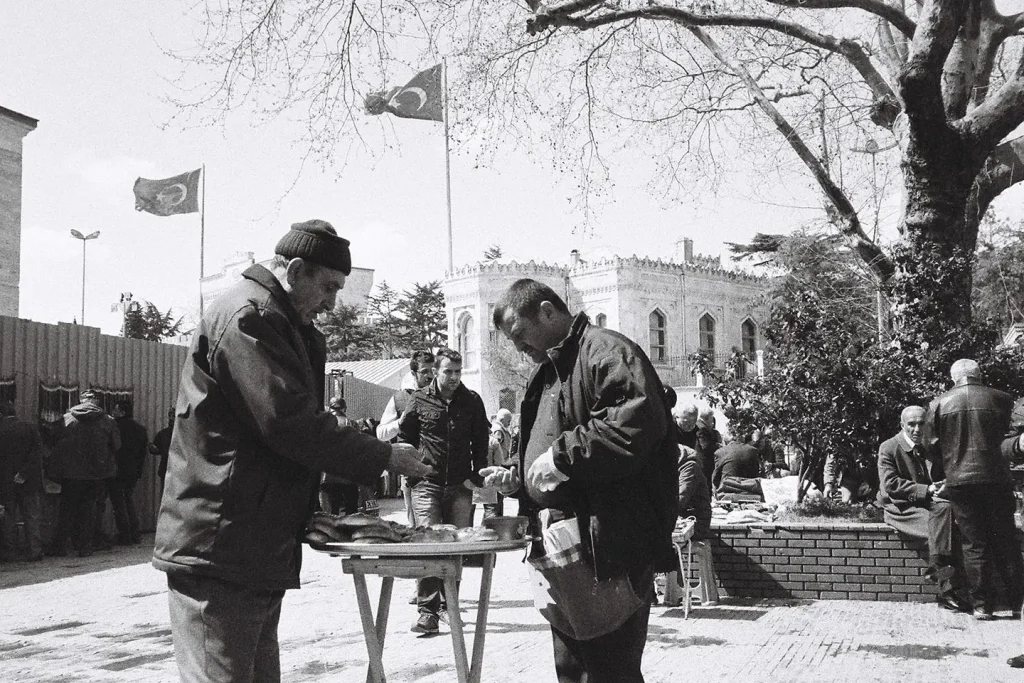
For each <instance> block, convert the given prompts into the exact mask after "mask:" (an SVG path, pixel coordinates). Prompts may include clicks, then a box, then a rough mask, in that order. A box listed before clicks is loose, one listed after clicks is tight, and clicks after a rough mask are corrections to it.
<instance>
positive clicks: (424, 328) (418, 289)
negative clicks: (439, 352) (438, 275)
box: [395, 280, 448, 349]
mask: <svg viewBox="0 0 1024 683" xmlns="http://www.w3.org/2000/svg"><path fill="white" fill-rule="evenodd" d="M395 308H396V311H397V313H399V314H400V315H401V316H402V319H403V323H402V324H403V326H404V330H403V332H402V341H403V344H404V345H405V346H407V347H408V348H410V349H421V348H430V349H434V348H437V347H439V346H443V345H444V344H445V342H446V340H447V339H448V318H447V316H446V315H445V311H444V292H442V291H441V283H440V281H438V280H432V281H430V282H428V283H426V284H420V283H415V284H413V286H412V289H408V290H406V291H405V292H403V294H402V298H401V300H400V301H399V302H398V304H397V306H396V307H395Z"/></svg>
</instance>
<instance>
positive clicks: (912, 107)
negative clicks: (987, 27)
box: [899, 0, 966, 150]
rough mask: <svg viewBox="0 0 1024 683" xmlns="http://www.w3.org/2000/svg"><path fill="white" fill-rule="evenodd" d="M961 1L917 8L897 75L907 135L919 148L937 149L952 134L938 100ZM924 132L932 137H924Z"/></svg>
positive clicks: (938, 1) (942, 1) (948, 0)
mask: <svg viewBox="0 0 1024 683" xmlns="http://www.w3.org/2000/svg"><path fill="white" fill-rule="evenodd" d="M965 4H966V3H963V2H962V0H932V2H929V3H927V4H925V5H924V6H923V7H922V8H921V11H920V14H919V16H918V26H917V32H916V33H915V34H914V39H913V41H911V45H910V55H909V56H908V58H907V65H906V67H905V68H904V70H903V73H901V74H900V77H899V83H900V91H901V94H902V96H903V98H902V99H903V102H904V106H905V108H906V114H907V118H908V122H909V125H910V135H911V138H912V139H915V140H916V141H917V142H918V144H919V146H920V148H921V149H922V150H925V149H931V150H940V149H942V148H943V147H945V146H946V145H947V144H949V143H950V141H951V140H950V138H951V137H953V136H952V135H951V133H952V129H951V128H950V126H949V124H948V123H947V120H946V113H945V103H944V102H943V99H942V83H941V81H942V67H943V64H944V63H945V61H946V57H947V56H948V55H949V52H950V50H951V49H952V47H953V43H954V41H955V40H956V36H957V33H958V32H959V30H960V26H961V25H962V24H963V17H964V12H965ZM924 131H928V133H929V135H930V136H934V137H933V138H932V139H930V140H926V139H924V137H923V135H922V133H923V132H924ZM935 133H939V134H938V135H934V134H935Z"/></svg>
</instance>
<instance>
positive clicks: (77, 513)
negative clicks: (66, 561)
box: [53, 479, 103, 553]
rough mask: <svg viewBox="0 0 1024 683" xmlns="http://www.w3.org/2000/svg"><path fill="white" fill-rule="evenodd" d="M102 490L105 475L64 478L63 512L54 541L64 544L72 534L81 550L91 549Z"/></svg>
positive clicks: (61, 507) (58, 546)
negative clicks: (99, 476)
mask: <svg viewBox="0 0 1024 683" xmlns="http://www.w3.org/2000/svg"><path fill="white" fill-rule="evenodd" d="M102 491H103V480H102V479H64V480H63V481H61V483H60V512H59V514H58V515H57V528H56V530H55V531H54V533H53V544H54V546H55V547H57V548H64V547H65V545H64V544H65V543H66V542H67V539H68V537H71V538H73V540H74V543H75V547H76V548H77V549H78V552H80V553H89V552H92V544H93V533H94V531H95V527H96V502H97V501H98V500H99V497H100V493H101V492H102Z"/></svg>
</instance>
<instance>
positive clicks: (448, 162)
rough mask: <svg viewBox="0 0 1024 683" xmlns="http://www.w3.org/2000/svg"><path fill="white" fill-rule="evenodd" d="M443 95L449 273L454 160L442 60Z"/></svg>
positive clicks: (451, 266) (445, 68)
mask: <svg viewBox="0 0 1024 683" xmlns="http://www.w3.org/2000/svg"><path fill="white" fill-rule="evenodd" d="M441 76H442V91H441V92H442V93H443V97H442V99H443V100H444V181H445V194H446V197H447V199H448V272H449V273H451V272H452V271H454V270H455V268H454V259H453V256H452V158H451V152H450V150H449V144H448V60H447V59H442V60H441Z"/></svg>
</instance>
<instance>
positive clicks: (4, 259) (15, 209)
mask: <svg viewBox="0 0 1024 683" xmlns="http://www.w3.org/2000/svg"><path fill="white" fill-rule="evenodd" d="M37 123H38V121H36V119H33V118H31V117H28V116H25V115H24V114H19V113H18V112H16V111H11V110H10V109H5V108H4V107H0V315H9V316H11V317H15V318H16V317H17V316H18V299H19V295H18V286H19V282H20V281H21V166H22V164H21V158H22V140H23V139H24V138H25V136H26V135H28V134H29V133H31V132H32V131H33V130H35V127H36V124H37Z"/></svg>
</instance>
